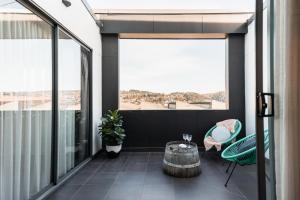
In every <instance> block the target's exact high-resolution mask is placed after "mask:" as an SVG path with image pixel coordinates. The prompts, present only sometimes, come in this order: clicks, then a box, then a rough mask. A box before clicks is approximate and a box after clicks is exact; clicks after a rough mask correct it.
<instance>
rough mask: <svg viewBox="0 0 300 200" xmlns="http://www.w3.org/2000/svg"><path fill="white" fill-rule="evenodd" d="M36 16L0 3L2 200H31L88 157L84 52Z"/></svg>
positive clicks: (86, 55)
mask: <svg viewBox="0 0 300 200" xmlns="http://www.w3.org/2000/svg"><path fill="white" fill-rule="evenodd" d="M39 16H40V15H36V14H35V13H33V12H32V11H31V10H29V9H27V8H25V7H24V6H23V5H21V4H20V3H18V2H17V1H11V2H9V3H4V4H1V5H0V199H1V200H2V199H3V200H14V199H18V200H26V199H30V198H35V197H37V196H39V195H40V194H41V193H42V192H43V191H45V190H47V189H48V188H50V187H51V186H52V185H53V184H56V183H57V182H58V181H57V180H58V179H59V181H60V180H62V177H64V176H65V175H66V174H68V173H69V172H70V171H72V169H73V168H75V167H76V166H78V165H79V164H80V163H82V162H83V161H84V160H86V159H87V158H88V157H89V156H90V136H89V135H90V134H89V133H90V129H89V121H90V119H89V114H90V113H89V109H90V108H89V100H90V93H89V82H90V80H89V79H90V78H89V69H90V59H89V57H90V50H89V49H87V48H86V47H85V46H83V45H82V44H81V43H79V42H78V40H75V39H74V38H72V37H70V36H69V35H68V34H66V33H65V32H64V31H62V30H59V27H58V26H55V24H52V23H51V22H48V21H47V20H44V18H41V17H39ZM57 30H58V32H59V34H56V31H57ZM55 41H58V42H55ZM56 56H57V57H56ZM56 59H57V60H56ZM56 61H57V62H56ZM56 86H57V87H56ZM56 99H57V100H56ZM54 144H55V145H54ZM56 144H57V145H56ZM56 152H57V153H56ZM56 172H57V175H56Z"/></svg>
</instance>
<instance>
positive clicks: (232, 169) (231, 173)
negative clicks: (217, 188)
mask: <svg viewBox="0 0 300 200" xmlns="http://www.w3.org/2000/svg"><path fill="white" fill-rule="evenodd" d="M236 165H237V163H236V162H235V163H234V166H233V169H232V171H231V173H230V175H229V177H228V179H227V181H226V183H225V187H227V183H228V182H229V179H230V178H231V176H232V174H233V171H234V169H235V167H236Z"/></svg>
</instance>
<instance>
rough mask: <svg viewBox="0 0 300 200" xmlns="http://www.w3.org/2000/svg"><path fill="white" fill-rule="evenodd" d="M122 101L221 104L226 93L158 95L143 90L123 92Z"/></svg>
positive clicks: (136, 102) (134, 102) (135, 102)
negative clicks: (212, 102)
mask: <svg viewBox="0 0 300 200" xmlns="http://www.w3.org/2000/svg"><path fill="white" fill-rule="evenodd" d="M121 99H122V101H123V102H128V103H133V104H140V103H141V102H150V103H158V104H164V103H166V102H176V101H180V102H187V103H190V104H192V103H199V102H211V101H212V100H216V101H219V102H225V92H224V91H220V92H215V93H207V94H199V93H195V92H173V93H169V94H164V93H156V92H149V91H141V90H129V91H121Z"/></svg>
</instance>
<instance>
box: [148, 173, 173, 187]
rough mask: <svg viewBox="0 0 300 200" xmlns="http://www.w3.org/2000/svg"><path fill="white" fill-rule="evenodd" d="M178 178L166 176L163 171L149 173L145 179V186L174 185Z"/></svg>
mask: <svg viewBox="0 0 300 200" xmlns="http://www.w3.org/2000/svg"><path fill="white" fill-rule="evenodd" d="M175 179H176V178H175V177H172V176H169V175H166V174H165V173H164V172H163V171H162V170H159V171H148V172H147V173H146V177H145V185H153V184H173V183H174V180H175Z"/></svg>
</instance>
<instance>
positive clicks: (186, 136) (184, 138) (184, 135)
mask: <svg viewBox="0 0 300 200" xmlns="http://www.w3.org/2000/svg"><path fill="white" fill-rule="evenodd" d="M182 137H183V140H184V141H185V142H186V141H187V138H188V134H185V133H184V134H182Z"/></svg>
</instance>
